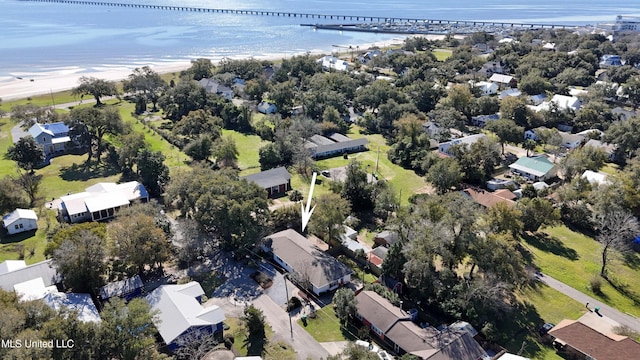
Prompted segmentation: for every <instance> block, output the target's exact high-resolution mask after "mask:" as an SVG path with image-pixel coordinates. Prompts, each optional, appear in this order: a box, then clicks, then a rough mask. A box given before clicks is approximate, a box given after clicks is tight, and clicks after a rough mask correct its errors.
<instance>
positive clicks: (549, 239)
mask: <svg viewBox="0 0 640 360" xmlns="http://www.w3.org/2000/svg"><path fill="white" fill-rule="evenodd" d="M523 243H524V245H525V246H526V247H527V249H529V251H530V252H531V254H532V260H533V263H534V264H536V265H537V266H538V267H540V269H541V270H542V272H544V273H545V274H548V275H549V276H551V277H554V278H556V279H558V280H560V281H562V282H564V283H566V284H568V285H570V286H572V287H574V288H576V289H578V290H579V291H582V292H583V293H585V294H588V295H589V296H592V297H593V298H595V299H598V300H600V301H602V302H604V303H606V304H608V305H609V306H612V307H614V308H616V309H618V310H620V311H622V312H626V313H629V314H632V315H633V316H636V317H640V307H638V305H637V304H635V303H634V302H633V300H632V299H630V298H629V297H628V296H625V295H624V294H622V293H620V292H619V291H617V290H616V289H614V288H613V287H612V286H611V285H610V284H609V283H607V282H606V281H603V282H602V294H595V293H594V292H593V291H591V289H590V287H589V281H590V280H591V278H593V277H594V276H598V274H599V273H600V266H601V262H600V254H601V245H600V244H599V243H598V242H597V241H595V240H594V239H592V238H590V237H587V236H585V235H583V234H580V233H577V232H574V231H572V230H570V229H568V228H567V227H565V226H557V227H552V228H547V229H544V232H543V233H541V234H538V235H537V236H534V237H527V238H525V239H524V242H523ZM628 260H630V261H626V262H625V259H624V258H621V257H615V256H612V259H611V260H610V265H608V270H609V273H610V277H612V278H613V279H615V281H616V282H617V283H620V284H624V286H626V288H627V289H628V290H629V291H631V292H634V293H635V294H636V295H637V296H640V265H639V264H640V256H639V255H638V254H632V255H631V256H630V257H629V258H628Z"/></svg>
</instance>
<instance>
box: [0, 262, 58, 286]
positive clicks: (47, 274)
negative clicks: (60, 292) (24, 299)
mask: <svg viewBox="0 0 640 360" xmlns="http://www.w3.org/2000/svg"><path fill="white" fill-rule="evenodd" d="M40 277H41V278H42V281H43V282H44V286H50V285H55V284H58V283H60V282H61V281H62V277H61V276H60V275H58V272H57V270H56V269H55V268H54V267H53V263H52V262H51V260H45V261H41V262H39V263H35V264H33V265H29V266H27V267H24V268H22V269H18V270H15V271H11V272H9V273H6V274H2V275H0V288H2V289H3V290H6V291H13V286H14V285H15V284H19V283H22V282H25V281H29V280H33V279H37V278H40Z"/></svg>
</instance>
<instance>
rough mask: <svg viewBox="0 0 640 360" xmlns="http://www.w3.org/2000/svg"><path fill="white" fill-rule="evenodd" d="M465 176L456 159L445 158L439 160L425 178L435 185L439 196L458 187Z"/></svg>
mask: <svg viewBox="0 0 640 360" xmlns="http://www.w3.org/2000/svg"><path fill="white" fill-rule="evenodd" d="M463 176H464V174H463V173H462V170H461V169H460V165H459V164H458V162H457V161H456V160H455V159H453V158H444V159H439V160H438V161H436V163H435V164H434V165H432V166H431V167H430V168H429V171H427V175H426V176H425V178H426V180H427V181H429V182H430V183H431V184H433V186H434V187H435V188H436V191H437V192H438V194H444V193H446V192H449V191H451V189H452V188H454V187H456V186H458V185H459V184H460V181H461V180H462V177H463Z"/></svg>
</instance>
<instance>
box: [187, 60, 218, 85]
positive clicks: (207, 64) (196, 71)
mask: <svg viewBox="0 0 640 360" xmlns="http://www.w3.org/2000/svg"><path fill="white" fill-rule="evenodd" d="M183 74H185V75H187V76H189V77H190V78H191V79H193V80H195V81H198V80H201V79H205V78H210V77H211V76H213V64H212V63H211V60H209V59H204V58H200V59H195V60H191V67H189V68H188V69H187V70H184V72H183Z"/></svg>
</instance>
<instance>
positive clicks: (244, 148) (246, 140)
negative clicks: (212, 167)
mask: <svg viewBox="0 0 640 360" xmlns="http://www.w3.org/2000/svg"><path fill="white" fill-rule="evenodd" d="M222 136H229V137H231V138H232V139H233V140H234V141H235V142H236V147H237V148H238V153H239V155H238V166H239V167H240V170H243V172H242V175H243V176H244V175H250V174H252V173H257V172H260V156H259V153H258V150H259V149H260V148H261V147H262V146H263V145H265V144H266V143H267V142H266V141H262V139H260V136H258V135H247V134H243V133H240V132H238V131H235V130H226V129H224V130H222Z"/></svg>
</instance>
